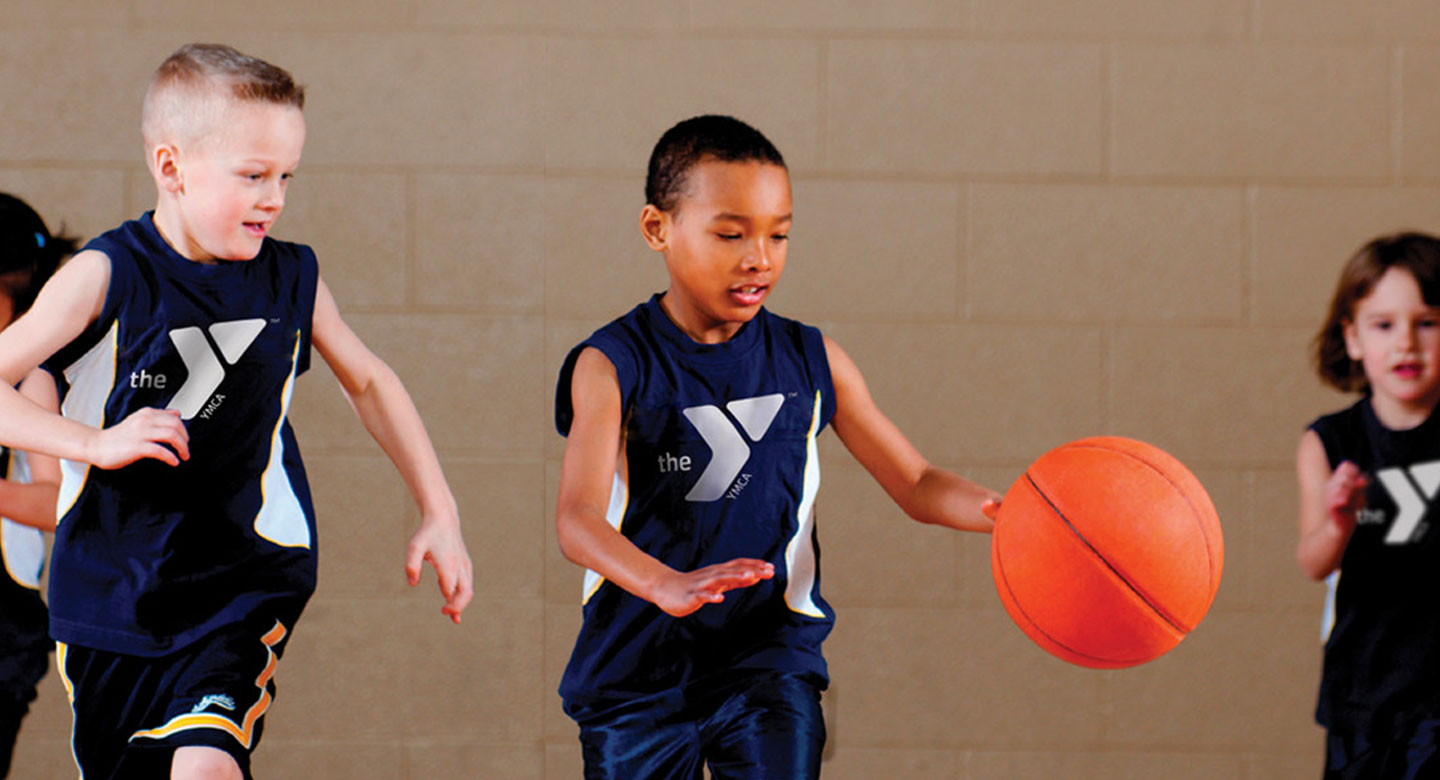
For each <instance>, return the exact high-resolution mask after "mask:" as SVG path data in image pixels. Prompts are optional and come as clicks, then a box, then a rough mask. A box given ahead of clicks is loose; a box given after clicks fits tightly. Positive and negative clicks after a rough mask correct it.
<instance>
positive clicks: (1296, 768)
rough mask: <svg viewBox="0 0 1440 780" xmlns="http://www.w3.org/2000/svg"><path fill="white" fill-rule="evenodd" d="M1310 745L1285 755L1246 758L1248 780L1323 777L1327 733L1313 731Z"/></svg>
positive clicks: (1245, 776) (1316, 728)
mask: <svg viewBox="0 0 1440 780" xmlns="http://www.w3.org/2000/svg"><path fill="white" fill-rule="evenodd" d="M1312 731H1313V735H1312V738H1311V741H1310V744H1308V745H1306V746H1305V747H1304V748H1300V749H1293V750H1291V751H1289V752H1287V753H1285V754H1283V755H1271V754H1262V755H1250V756H1246V757H1245V764H1246V767H1245V768H1246V774H1244V775H1242V777H1244V778H1246V780H1270V778H1275V777H1321V776H1323V774H1324V769H1325V732H1324V730H1323V729H1321V728H1320V727H1319V726H1315V727H1313V729H1312Z"/></svg>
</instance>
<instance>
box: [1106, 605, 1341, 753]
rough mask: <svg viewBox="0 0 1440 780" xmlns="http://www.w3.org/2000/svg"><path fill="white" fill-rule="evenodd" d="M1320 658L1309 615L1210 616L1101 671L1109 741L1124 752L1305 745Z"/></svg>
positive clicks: (1308, 743)
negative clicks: (1142, 659) (1137, 661)
mask: <svg viewBox="0 0 1440 780" xmlns="http://www.w3.org/2000/svg"><path fill="white" fill-rule="evenodd" d="M1236 637H1244V638H1245V639H1244V641H1243V642H1240V643H1237V640H1236V639H1235V638H1236ZM1319 662H1320V643H1319V640H1318V637H1317V635H1316V633H1315V621H1314V618H1313V617H1311V616H1291V615H1277V614H1274V613H1270V614H1256V613H1251V614H1232V613H1218V614H1211V615H1210V616H1209V617H1208V618H1206V620H1205V622H1204V623H1202V624H1201V625H1200V628H1199V629H1197V630H1196V631H1195V632H1193V633H1192V634H1191V635H1190V636H1189V637H1187V638H1186V639H1185V641H1183V642H1181V643H1180V646H1179V647H1177V648H1175V649H1174V650H1172V651H1171V652H1170V653H1169V654H1167V655H1165V656H1162V657H1161V658H1159V659H1158V660H1155V661H1152V662H1150V663H1148V664H1146V665H1144V666H1139V667H1135V668H1132V669H1124V670H1119V671H1115V672H1107V673H1105V676H1106V678H1107V679H1106V686H1105V687H1106V707H1107V709H1108V711H1109V712H1110V713H1112V714H1111V715H1110V716H1109V717H1108V718H1106V720H1105V723H1106V726H1105V742H1106V744H1107V745H1108V746H1111V747H1113V748H1118V749H1123V750H1134V749H1139V748H1145V749H1157V748H1159V749H1169V750H1187V751H1188V750H1195V749H1202V750H1205V751H1207V752H1208V751H1213V750H1225V751H1237V752H1238V751H1243V750H1266V751H1272V750H1273V751H1282V750H1284V751H1288V750H1302V749H1307V748H1308V747H1310V746H1311V745H1313V744H1314V729H1313V726H1312V725H1311V714H1312V713H1313V712H1314V706H1315V692H1316V689H1317V687H1318V684H1319V680H1320V664H1319Z"/></svg>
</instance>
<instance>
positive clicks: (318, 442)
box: [291, 314, 545, 457]
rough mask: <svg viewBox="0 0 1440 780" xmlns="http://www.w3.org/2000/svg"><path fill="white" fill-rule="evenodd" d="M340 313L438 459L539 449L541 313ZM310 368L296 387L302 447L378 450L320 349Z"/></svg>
mask: <svg viewBox="0 0 1440 780" xmlns="http://www.w3.org/2000/svg"><path fill="white" fill-rule="evenodd" d="M346 319H347V322H348V323H349V324H350V326H351V327H352V328H354V330H355V332H356V333H357V334H359V335H360V338H361V339H362V340H363V341H364V342H365V343H366V345H367V346H368V347H369V348H370V349H371V350H372V351H374V352H375V353H376V354H377V355H379V356H380V357H381V359H383V360H385V361H386V362H387V363H389V365H390V367H391V368H392V369H394V371H395V373H396V374H397V375H399V377H400V378H401V381H403V382H404V383H405V386H406V388H407V390H408V391H409V392H410V395H411V397H412V398H413V399H414V401H415V405H416V407H417V408H418V409H419V410H420V416H421V418H422V419H423V420H424V421H425V423H426V428H427V429H428V431H429V434H430V440H431V441H432V442H433V443H434V444H435V447H436V449H437V450H439V451H440V453H441V455H442V457H443V456H447V455H452V454H487V455H501V456H512V457H513V456H519V457H529V456H533V455H536V454H538V453H539V452H540V448H541V446H542V443H541V438H540V436H541V435H542V433H543V431H544V428H543V427H542V426H543V424H544V419H545V418H544V417H543V415H542V412H541V409H540V404H541V403H542V402H543V401H542V399H543V398H544V396H545V393H544V390H543V389H542V387H541V377H540V359H541V358H540V345H541V332H542V328H541V327H540V324H539V321H538V319H536V318H527V317H477V316H462V315H415V314H405V315H400V314H395V315H391V314H367V315H356V316H354V317H347V318H346ZM312 367H313V368H314V373H315V375H314V376H310V377H307V378H306V379H305V380H304V381H301V382H300V383H298V385H297V389H296V392H295V402H294V405H293V408H292V410H291V419H292V420H295V421H296V422H295V426H296V432H297V434H298V435H299V437H300V442H301V445H302V446H305V447H307V448H308V450H307V451H309V450H313V449H316V448H319V449H342V450H347V451H351V452H354V451H359V452H364V453H367V454H368V453H371V452H374V451H375V449H374V448H375V447H376V445H375V443H374V441H373V440H371V439H370V437H369V435H368V434H367V433H366V432H365V428H364V426H363V425H361V424H360V421H359V419H358V418H357V417H356V416H355V414H354V412H353V411H351V410H350V407H349V404H347V403H346V401H345V398H344V396H343V395H342V394H341V393H340V392H339V390H338V386H337V385H336V384H335V383H333V382H332V381H330V379H329V377H327V376H326V374H327V373H328V369H326V368H325V364H324V361H323V360H321V359H320V356H319V355H318V354H316V355H314V356H313V357H312ZM457 389H458V390H459V392H457ZM477 399H491V400H492V401H493V402H486V403H478V402H477ZM494 399H503V403H501V402H499V401H495V400H494Z"/></svg>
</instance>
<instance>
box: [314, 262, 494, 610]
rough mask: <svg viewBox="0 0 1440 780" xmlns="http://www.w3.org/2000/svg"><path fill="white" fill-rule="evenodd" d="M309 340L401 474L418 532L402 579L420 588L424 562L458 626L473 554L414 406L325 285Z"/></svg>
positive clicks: (320, 287) (322, 283)
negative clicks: (417, 516) (416, 511)
mask: <svg viewBox="0 0 1440 780" xmlns="http://www.w3.org/2000/svg"><path fill="white" fill-rule="evenodd" d="M311 341H312V343H313V344H314V346H315V349H316V351H318V352H319V353H320V356H321V357H323V358H324V359H325V362H326V364H327V365H329V366H330V370H331V371H332V372H333V373H334V374H335V378H336V379H338V380H339V381H340V388H341V389H342V390H343V391H344V392H345V397H346V398H347V399H348V400H349V401H350V405H351V407H353V408H354V409H355V413H356V414H357V415H359V416H360V420H361V421H362V422H363V423H364V424H365V429H366V430H368V431H369V432H370V435H371V436H373V437H375V441H377V442H379V443H380V447H381V449H383V450H385V454H386V455H388V456H389V457H390V460H391V462H393V463H394V464H395V467H396V468H397V469H399V471H400V475H401V477H403V478H404V480H405V485H406V486H407V487H408V488H409V489H410V494H411V495H412V496H414V498H415V503H416V504H417V505H419V507H420V528H419V530H417V531H416V532H415V535H414V536H413V537H412V538H411V539H410V545H409V547H408V548H407V549H406V555H405V574H406V577H407V578H408V579H409V581H410V584H411V585H415V584H416V583H418V582H419V581H420V571H421V566H422V564H423V562H424V561H429V562H430V564H431V565H432V566H434V567H435V573H436V574H437V575H438V577H439V580H440V593H441V595H443V596H444V597H445V606H444V608H443V609H442V610H441V611H442V612H444V613H445V614H446V615H449V616H450V619H451V620H453V621H455V622H456V623H459V622H460V613H461V612H463V611H464V610H465V606H466V605H467V604H469V603H470V599H471V597H472V596H473V592H472V590H471V588H472V576H473V575H472V570H471V563H470V555H469V553H467V552H466V551H465V541H464V539H462V538H461V536H460V513H459V509H458V508H457V507H456V505H455V497H454V496H453V495H452V494H451V492H450V486H449V485H448V484H447V483H446V481H445V474H444V472H443V471H441V469H440V459H439V458H438V457H437V456H436V455H435V448H434V447H433V446H432V445H431V443H430V437H429V435H428V434H427V433H426V432H425V424H424V423H423V422H421V420H420V413H419V412H418V411H416V409H415V403H414V402H413V401H411V400H410V394H409V393H407V392H406V391H405V386H404V385H403V384H401V382H400V378H399V377H397V376H396V375H395V372H394V371H392V370H390V367H389V366H388V365H386V364H385V362H384V361H383V360H381V359H380V358H379V357H377V356H376V355H375V353H373V352H371V351H370V350H369V348H367V347H366V346H365V344H364V343H363V342H361V341H360V337H359V336H356V335H355V332H354V331H352V330H350V326H348V325H346V324H345V321H344V320H343V319H341V317H340V310H339V308H338V307H337V306H336V305H335V299H334V297H332V296H331V295H330V289H329V288H328V287H326V286H325V281H324V280H323V279H321V280H320V282H319V284H318V285H317V289H316V291H315V315H314V322H313V326H312V328H311Z"/></svg>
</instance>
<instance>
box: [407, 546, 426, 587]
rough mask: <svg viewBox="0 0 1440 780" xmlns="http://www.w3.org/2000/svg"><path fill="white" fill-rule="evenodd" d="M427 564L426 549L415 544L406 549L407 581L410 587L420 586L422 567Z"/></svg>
mask: <svg viewBox="0 0 1440 780" xmlns="http://www.w3.org/2000/svg"><path fill="white" fill-rule="evenodd" d="M424 563H425V549H424V548H422V547H421V546H420V545H418V544H416V543H415V542H413V541H412V542H411V543H410V546H409V547H407V548H406V549H405V580H406V581H407V582H409V583H410V587H412V588H413V587H415V586H416V585H419V584H420V567H421V566H422V565H424Z"/></svg>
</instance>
